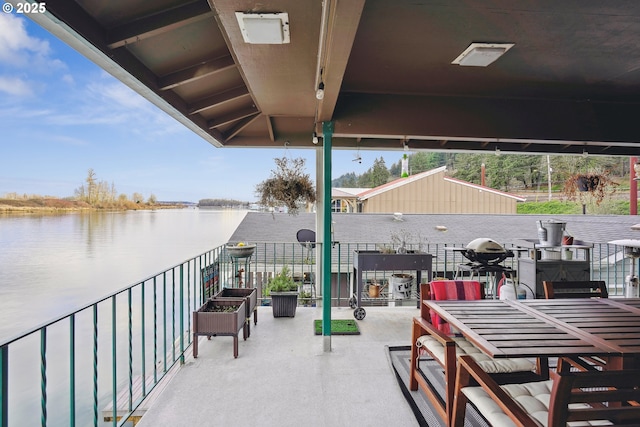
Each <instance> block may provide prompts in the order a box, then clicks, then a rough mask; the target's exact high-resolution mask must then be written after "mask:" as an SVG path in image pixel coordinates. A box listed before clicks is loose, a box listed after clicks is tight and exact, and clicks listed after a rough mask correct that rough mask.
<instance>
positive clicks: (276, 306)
mask: <svg viewBox="0 0 640 427" xmlns="http://www.w3.org/2000/svg"><path fill="white" fill-rule="evenodd" d="M267 290H268V292H269V295H270V296H271V308H272V310H273V317H295V315H296V307H297V306H298V285H297V284H296V282H295V281H294V280H293V275H292V274H291V271H290V270H289V267H287V266H286V265H285V266H284V267H282V270H280V272H279V273H277V274H276V275H275V276H273V277H272V278H271V279H270V280H269V283H267Z"/></svg>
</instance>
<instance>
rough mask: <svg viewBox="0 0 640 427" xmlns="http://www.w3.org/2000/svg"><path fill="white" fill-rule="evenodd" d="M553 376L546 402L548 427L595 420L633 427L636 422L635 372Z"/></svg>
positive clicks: (638, 392)
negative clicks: (547, 405)
mask: <svg viewBox="0 0 640 427" xmlns="http://www.w3.org/2000/svg"><path fill="white" fill-rule="evenodd" d="M556 375H557V377H555V378H554V382H553V388H552V391H551V398H550V402H549V422H548V424H549V425H550V426H560V425H562V426H564V425H567V422H568V421H592V422H593V421H596V420H607V421H609V422H611V423H613V424H614V425H631V424H634V425H637V422H638V420H640V404H639V403H638V402H640V371H639V370H635V369H634V370H609V371H607V370H605V371H598V370H592V371H587V372H575V371H571V372H558V373H557V374H556ZM570 404H571V405H570ZM581 425H582V424H581ZM584 425H594V424H584ZM597 425H600V424H597ZM603 425H606V424H603Z"/></svg>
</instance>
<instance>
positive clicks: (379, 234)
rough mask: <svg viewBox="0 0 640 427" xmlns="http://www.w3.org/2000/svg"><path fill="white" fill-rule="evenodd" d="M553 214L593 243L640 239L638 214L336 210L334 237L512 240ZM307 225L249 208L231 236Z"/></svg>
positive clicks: (299, 218) (277, 234) (310, 219)
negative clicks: (394, 235) (399, 213)
mask: <svg viewBox="0 0 640 427" xmlns="http://www.w3.org/2000/svg"><path fill="white" fill-rule="evenodd" d="M549 219H557V220H561V221H565V222H567V231H568V232H569V233H571V235H573V236H574V237H575V238H576V239H579V240H583V241H587V242H592V243H606V242H609V241H612V240H616V239H629V238H640V233H639V232H638V231H633V230H631V227H632V226H633V225H636V224H637V223H638V217H637V216H626V215H485V214H405V215H402V217H401V219H400V220H398V219H396V217H394V215H391V214H343V213H334V214H333V215H332V220H333V222H334V224H333V229H334V240H336V241H339V242H342V243H384V242H388V241H390V239H391V234H392V233H394V232H395V233H398V232H401V231H406V232H408V233H409V234H410V235H414V236H416V237H417V238H418V236H419V238H420V239H421V240H422V241H424V242H427V243H447V244H466V243H468V242H470V241H471V240H473V239H476V238H478V237H488V238H491V239H494V240H496V241H498V242H500V243H503V244H508V243H514V242H516V241H517V240H520V239H537V237H538V236H537V227H536V221H537V220H549ZM302 228H308V229H311V230H314V229H315V214H312V213H301V214H299V215H296V216H291V215H288V214H280V213H276V214H271V213H262V212H249V213H247V215H246V217H245V218H244V220H243V221H242V222H241V223H240V225H239V226H238V228H237V229H236V230H235V232H234V233H233V235H232V236H231V239H230V241H250V242H295V241H296V232H297V231H298V230H300V229H302ZM442 229H446V231H439V230H442ZM415 243H418V242H417V241H416V242H415Z"/></svg>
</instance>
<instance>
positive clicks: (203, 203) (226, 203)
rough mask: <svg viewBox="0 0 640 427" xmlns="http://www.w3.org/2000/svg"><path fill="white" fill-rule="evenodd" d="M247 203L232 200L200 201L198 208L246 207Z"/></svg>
mask: <svg viewBox="0 0 640 427" xmlns="http://www.w3.org/2000/svg"><path fill="white" fill-rule="evenodd" d="M246 204H247V202H241V201H240V200H234V199H200V200H199V201H198V206H201V207H207V206H211V207H214V206H215V207H222V206H246Z"/></svg>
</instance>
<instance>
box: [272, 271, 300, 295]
mask: <svg viewBox="0 0 640 427" xmlns="http://www.w3.org/2000/svg"><path fill="white" fill-rule="evenodd" d="M297 290H298V285H297V284H296V282H295V281H294V280H293V274H292V273H291V270H289V267H288V266H286V265H285V266H283V267H282V270H280V272H279V273H277V274H276V275H275V276H273V277H272V278H271V279H269V282H268V283H267V292H268V294H271V292H287V291H297Z"/></svg>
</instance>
